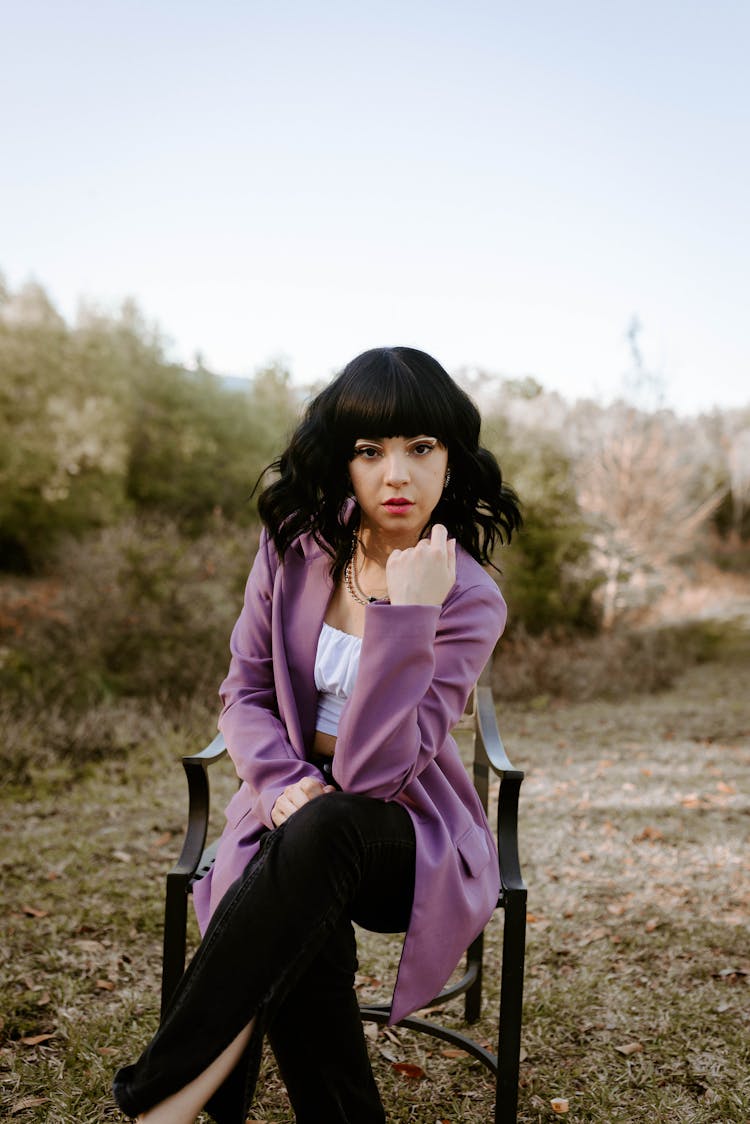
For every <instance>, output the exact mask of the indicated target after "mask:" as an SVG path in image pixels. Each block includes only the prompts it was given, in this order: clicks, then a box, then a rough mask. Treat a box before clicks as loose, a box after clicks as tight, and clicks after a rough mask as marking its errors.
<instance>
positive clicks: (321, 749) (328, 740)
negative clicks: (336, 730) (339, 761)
mask: <svg viewBox="0 0 750 1124" xmlns="http://www.w3.org/2000/svg"><path fill="white" fill-rule="evenodd" d="M335 748H336V736H335V734H324V733H323V731H322V730H316V731H315V737H314V738H313V753H319V754H320V755H321V756H322V757H333V751H334V749H335Z"/></svg>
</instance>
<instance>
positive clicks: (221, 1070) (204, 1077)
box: [138, 1020, 254, 1124]
mask: <svg viewBox="0 0 750 1124" xmlns="http://www.w3.org/2000/svg"><path fill="white" fill-rule="evenodd" d="M253 1024H254V1020H252V1021H251V1022H250V1023H248V1025H247V1026H246V1027H245V1028H244V1030H241V1031H240V1033H239V1034H238V1035H237V1037H236V1038H235V1040H234V1041H233V1042H230V1043H229V1045H228V1046H227V1047H226V1049H225V1050H224V1051H223V1052H222V1053H221V1054H219V1056H218V1058H217V1059H216V1061H214V1062H211V1065H209V1066H208V1068H207V1069H204V1070H203V1072H202V1073H200V1074H198V1076H197V1077H196V1078H195V1079H194V1080H193V1081H191V1082H190V1084H189V1085H186V1086H185V1087H184V1088H183V1089H180V1090H179V1091H178V1092H176V1093H172V1095H171V1096H169V1097H167V1099H166V1100H164V1101H161V1102H160V1104H158V1105H156V1107H155V1108H150V1109H147V1111H146V1112H143V1113H141V1114H140V1115H139V1116H138V1121H139V1122H140V1124H193V1122H194V1120H195V1118H196V1117H197V1115H198V1113H199V1112H200V1111H201V1109H202V1108H203V1106H204V1105H205V1104H206V1103H207V1102H208V1101H209V1100H210V1098H211V1097H212V1096H213V1094H214V1093H215V1092H216V1090H217V1089H218V1088H219V1087H220V1086H221V1085H223V1083H224V1082H225V1081H226V1079H227V1078H228V1077H229V1075H230V1073H231V1072H232V1070H233V1069H234V1068H235V1066H237V1065H238V1064H239V1063H240V1061H241V1059H242V1055H243V1054H244V1052H245V1050H246V1048H247V1046H248V1043H249V1042H250V1036H251V1034H252V1032H253Z"/></svg>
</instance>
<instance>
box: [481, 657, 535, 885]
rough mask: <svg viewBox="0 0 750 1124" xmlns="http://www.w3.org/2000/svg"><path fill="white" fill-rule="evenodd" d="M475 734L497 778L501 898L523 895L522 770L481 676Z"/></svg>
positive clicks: (489, 691) (485, 681) (489, 690)
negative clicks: (508, 750)
mask: <svg viewBox="0 0 750 1124" xmlns="http://www.w3.org/2000/svg"><path fill="white" fill-rule="evenodd" d="M477 734H478V737H477V747H476V752H477V754H479V753H480V752H483V753H484V756H485V757H486V759H487V761H488V762H489V766H490V768H491V769H492V772H493V773H495V774H496V775H497V776H498V777H499V778H500V792H499V795H498V799H497V849H498V854H499V856H500V878H501V881H502V895H503V898H504V899H507V895H508V893H509V892H510V893H513V892H514V891H517V892H520V893H522V894H524V895H525V894H526V884H525V883H524V880H523V876H522V874H521V863H520V859H519V855H518V800H519V796H520V791H521V783H522V781H523V778H524V774H523V772H522V770H520V769H515V768H514V767H513V765H512V764H511V761H510V759H509V757H508V754H507V753H506V752H505V746H504V745H503V740H502V738H501V737H500V731H499V730H498V728H497V715H496V713H495V701H494V699H493V697H492V690H491V688H490V687H489V686H488V685H487V679H486V678H485V677H484V676H483V677H482V680H480V685H479V686H478V687H477ZM475 769H476V766H475Z"/></svg>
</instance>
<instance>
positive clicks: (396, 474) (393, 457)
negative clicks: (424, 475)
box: [385, 449, 409, 488]
mask: <svg viewBox="0 0 750 1124" xmlns="http://www.w3.org/2000/svg"><path fill="white" fill-rule="evenodd" d="M408 480H409V462H408V459H407V457H406V454H405V453H404V452H402V451H401V450H400V449H399V450H397V449H394V450H393V451H392V452H390V453H388V455H387V456H386V458H385V482H386V484H389V485H390V486H391V487H392V488H400V487H402V486H403V485H404V484H406V483H407V482H408Z"/></svg>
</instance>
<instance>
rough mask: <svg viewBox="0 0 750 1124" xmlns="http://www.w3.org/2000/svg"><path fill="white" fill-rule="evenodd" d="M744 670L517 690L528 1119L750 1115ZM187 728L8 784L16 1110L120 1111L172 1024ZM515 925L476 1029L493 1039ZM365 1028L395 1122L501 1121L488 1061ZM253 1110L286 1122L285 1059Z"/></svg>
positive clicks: (709, 668) (370, 956)
mask: <svg viewBox="0 0 750 1124" xmlns="http://www.w3.org/2000/svg"><path fill="white" fill-rule="evenodd" d="M749 667H750V663H748V660H747V658H746V657H745V656H743V655H742V653H735V654H734V655H732V656H729V657H727V658H725V659H723V660H720V661H716V662H712V663H707V664H703V665H701V666H698V667H694V668H692V669H691V670H690V671H688V672H687V673H686V674H685V675H683V676H682V677H681V678H680V680H679V681H678V682H677V683H676V685H675V686H674V687H673V688H672V689H670V690H668V691H665V692H663V693H661V694H658V695H639V696H633V697H631V698H629V699H628V700H626V701H624V702H617V703H612V702H609V703H608V702H601V701H599V702H587V703H578V704H572V703H568V704H565V703H559V704H556V703H554V702H550V701H549V700H548V699H540V700H538V702H537V704H536V705H530V704H513V705H506V706H503V707H502V708H500V711H499V720H500V725H501V729H502V732H503V735H504V738H505V741H506V744H507V748H508V750H509V753H510V755H511V757H512V759H513V760H514V763H515V764H517V766H518V767H520V768H523V769H524V770H525V771H526V781H525V782H524V786H523V789H522V813H521V823H520V839H521V852H522V862H523V867H524V874H525V877H526V881H527V883H528V887H529V925H528V962H527V975H526V1004H525V1019H524V1032H523V1045H524V1061H523V1063H522V1085H521V1092H520V1109H519V1121H521V1122H523V1124H530V1122H532V1121H534V1122H537V1121H547V1120H552V1119H556V1118H558V1117H560V1116H562V1117H564V1118H566V1119H568V1120H570V1121H581V1122H583V1121H587V1122H596V1124H616V1122H617V1124H619V1122H623V1124H624V1122H634V1121H648V1122H649V1124H662V1122H663V1124H667V1122H670V1124H671V1122H675V1124H677V1122H679V1124H692V1122H695V1124H699V1122H700V1124H703V1122H706V1124H707V1122H709V1121H710V1122H716V1124H729V1122H737V1124H747V1121H748V1119H750V1078H749V1077H748V1073H749V1072H750V1067H749V1066H748V1061H749V1060H750V1059H749V1058H748V1054H749V1053H750V1050H749V1048H748V1044H749V1043H750V1004H748V978H749V977H748V974H749V973H750V949H749V948H748V938H747V922H748V917H749V916H750V900H749V897H748V885H749V883H750V879H749V878H748V866H749V865H750V851H749V850H748V847H747V835H748V822H749V816H748V812H749V810H750V799H749V794H750V691H748V669H749ZM206 732H207V735H209V733H210V732H209V731H208V730H207V731H206ZM206 740H208V737H207V739H206ZM191 748H194V747H190V746H185V745H184V744H182V740H181V735H180V732H179V730H174V731H172V733H171V734H170V735H169V736H164V735H163V733H161V734H160V737H159V739H158V740H156V739H155V740H154V742H153V744H151V745H146V746H144V747H143V749H142V750H140V751H137V752H136V753H133V754H131V755H130V757H128V758H127V759H120V760H113V761H111V762H109V763H107V764H105V765H98V766H96V767H95V768H93V767H92V769H91V770H90V771H88V772H87V773H85V774H84V775H83V776H81V777H79V778H78V779H77V780H75V781H72V780H70V779H69V778H66V777H65V776H64V775H61V779H60V781H59V783H56V782H55V781H54V778H52V779H50V781H49V783H48V784H47V786H46V789H45V790H44V791H42V790H41V789H40V788H37V789H36V790H35V791H34V792H33V793H32V792H28V791H20V790H13V791H10V790H8V791H6V792H5V795H4V797H3V811H2V825H3V826H2V832H3V841H4V847H3V860H2V882H3V892H4V901H5V909H4V921H5V927H6V934H5V937H4V941H3V964H2V980H1V981H0V987H1V991H0V996H1V1001H2V1032H1V1033H2V1047H1V1049H0V1066H1V1067H2V1077H3V1102H2V1117H3V1118H4V1119H5V1118H7V1119H10V1120H14V1121H18V1122H19V1124H27V1122H31V1121H49V1122H52V1124H58V1122H59V1124H68V1122H71V1124H72V1122H75V1124H83V1122H88V1121H91V1122H93V1121H97V1122H102V1121H108V1120H110V1121H116V1120H119V1119H122V1118H121V1117H120V1115H119V1114H118V1112H117V1111H116V1109H115V1108H114V1107H113V1105H112V1102H111V1099H110V1094H109V1084H110V1081H111V1075H112V1072H113V1070H114V1069H115V1068H116V1067H117V1066H118V1065H119V1064H123V1063H125V1062H127V1061H130V1060H132V1059H133V1057H134V1056H135V1055H136V1054H137V1053H138V1052H139V1050H140V1048H141V1047H142V1045H143V1044H144V1042H145V1040H146V1039H147V1037H148V1035H149V1033H150V1031H152V1030H153V1028H154V1027H155V1025H156V1019H157V1009H158V975H159V959H160V926H161V910H162V892H163V874H164V873H165V871H166V869H167V868H168V867H169V865H170V863H171V862H172V861H173V860H174V857H175V856H176V853H177V851H178V850H179V841H180V838H181V832H182V823H183V808H184V793H183V785H184V781H183V779H182V776H181V771H180V769H179V765H177V764H175V762H176V759H177V757H178V755H179V753H180V752H183V751H186V750H188V751H189V749H191ZM195 748H197V747H195ZM501 925H502V920H501V917H500V916H498V918H497V919H496V920H494V921H493V922H492V923H491V926H490V940H489V949H488V986H487V994H486V1000H485V1005H484V1014H483V1018H482V1020H481V1022H480V1024H479V1026H478V1028H477V1037H479V1038H480V1039H482V1040H484V1041H487V1042H489V1043H492V1044H493V1048H494V1043H493V1039H494V1030H493V1025H494V1024H493V1004H494V1003H495V1001H496V989H495V987H494V981H493V975H494V972H495V971H496V970H497V949H498V938H499V936H500V931H501ZM395 952H396V949H395V947H394V943H393V941H391V940H389V939H385V938H382V937H368V938H367V939H366V940H365V941H364V942H363V952H362V956H361V960H362V965H361V979H360V984H361V987H362V991H363V992H366V993H367V994H368V995H369V993H370V992H371V991H372V989H373V988H374V987H375V986H376V985H375V984H374V983H373V981H376V980H379V981H382V982H383V986H384V988H385V987H387V983H388V981H389V980H391V979H392V972H393V956H394V954H395ZM459 1016H460V1010H457V1011H456V1014H455V1016H454V1018H455V1021H456V1022H457V1023H458V1022H460V1017H459ZM368 1033H369V1034H371V1050H372V1057H373V1062H374V1066H375V1069H376V1076H377V1079H378V1082H379V1084H380V1087H381V1089H382V1092H383V1097H384V1101H385V1104H386V1108H387V1112H388V1118H389V1120H390V1121H394V1122H400V1121H401V1122H406V1121H409V1122H413V1124H420V1122H424V1124H435V1122H436V1121H448V1122H450V1124H459V1122H461V1124H464V1122H465V1124H480V1122H481V1124H486V1122H487V1121H488V1120H489V1119H491V1113H492V1104H493V1091H492V1085H491V1082H490V1080H489V1079H488V1077H487V1076H486V1075H485V1072H484V1071H483V1070H482V1069H481V1068H480V1067H479V1066H478V1065H477V1063H474V1062H471V1061H469V1060H468V1059H466V1057H465V1056H456V1054H455V1052H454V1051H451V1050H446V1049H445V1048H444V1047H442V1046H441V1044H440V1043H437V1042H433V1041H432V1040H430V1039H421V1038H420V1039H415V1038H414V1037H413V1036H409V1035H407V1034H406V1033H405V1032H399V1031H388V1032H383V1031H382V1030H381V1031H380V1032H378V1033H377V1034H376V1032H375V1029H374V1027H373V1028H371V1029H370V1030H369V1031H368ZM403 1062H407V1063H410V1064H411V1065H412V1066H413V1067H416V1068H415V1069H413V1070H411V1071H407V1072H411V1073H413V1074H415V1075H416V1076H411V1077H410V1076H408V1075H406V1074H405V1072H404V1070H403V1068H401V1069H399V1068H396V1067H397V1066H398V1065H399V1064H400V1063H403ZM553 1102H554V1103H555V1105H556V1106H557V1109H558V1110H564V1109H565V1106H566V1104H567V1112H564V1111H558V1112H556V1111H555V1109H554V1108H553ZM255 1115H256V1119H258V1120H265V1121H268V1122H269V1124H272V1122H273V1124H282V1122H284V1124H286V1122H289V1121H291V1116H290V1112H289V1109H288V1107H287V1104H286V1101H285V1098H284V1093H283V1088H282V1086H281V1084H280V1082H279V1080H278V1078H277V1076H276V1074H275V1071H274V1069H273V1065H272V1063H271V1062H270V1061H268V1062H267V1063H266V1066H265V1069H264V1075H263V1079H262V1083H261V1086H260V1089H259V1098H258V1102H257V1104H256V1107H255Z"/></svg>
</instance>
